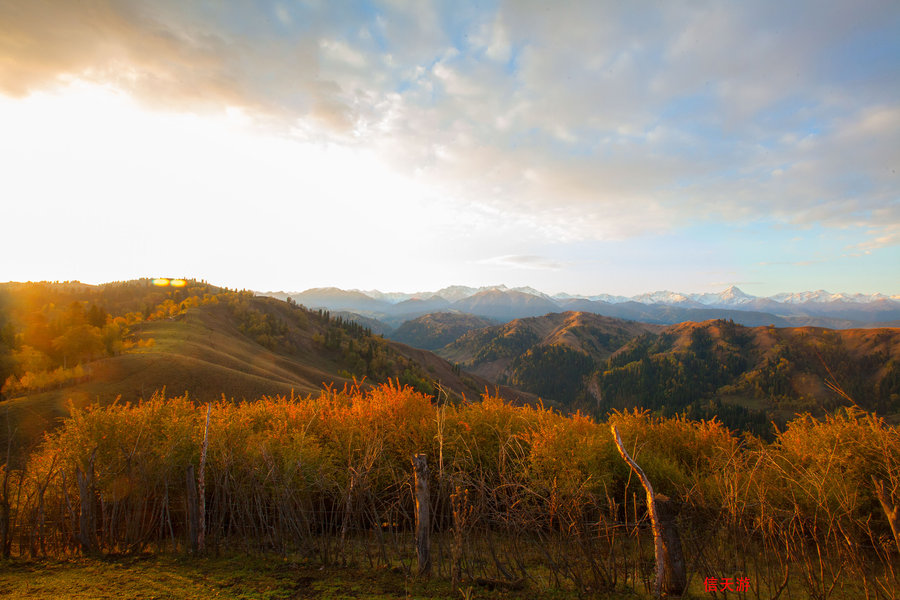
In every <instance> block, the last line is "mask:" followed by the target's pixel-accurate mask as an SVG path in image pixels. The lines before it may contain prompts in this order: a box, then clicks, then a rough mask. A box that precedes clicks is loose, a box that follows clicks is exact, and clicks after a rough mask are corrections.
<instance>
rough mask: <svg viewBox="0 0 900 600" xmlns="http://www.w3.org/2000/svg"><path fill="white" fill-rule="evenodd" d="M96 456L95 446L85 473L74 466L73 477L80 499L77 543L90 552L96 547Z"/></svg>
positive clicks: (84, 550) (83, 549) (86, 551)
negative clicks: (76, 483) (76, 482)
mask: <svg viewBox="0 0 900 600" xmlns="http://www.w3.org/2000/svg"><path fill="white" fill-rule="evenodd" d="M96 456H97V450H96V448H95V449H94V451H93V452H92V453H91V459H90V461H88V470H87V473H82V472H81V468H80V467H78V466H76V467H75V479H76V480H77V481H78V498H79V500H80V501H81V514H80V515H79V518H78V543H79V544H81V549H82V551H83V552H85V553H88V554H90V553H92V552H94V550H96V549H97V543H96V539H95V535H96V525H95V521H94V458H95V457H96Z"/></svg>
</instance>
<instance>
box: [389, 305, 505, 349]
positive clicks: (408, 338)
mask: <svg viewBox="0 0 900 600" xmlns="http://www.w3.org/2000/svg"><path fill="white" fill-rule="evenodd" d="M495 323H496V321H489V320H487V319H483V318H481V317H476V316H474V315H468V314H465V313H450V312H441V313H429V314H427V315H423V316H421V317H417V318H415V319H410V320H409V321H406V322H404V323H403V324H402V325H400V327H398V328H397V329H395V330H394V331H392V332H391V333H390V334H389V337H390V338H391V339H393V340H397V341H398V342H403V343H404V344H409V345H410V346H415V347H416V348H423V349H425V350H437V349H438V348H443V347H444V346H446V345H447V344H450V343H452V342H455V341H456V340H457V339H459V338H460V337H462V336H463V335H465V334H466V333H468V332H470V331H473V330H475V329H483V328H485V327H490V326H491V325H494V324H495Z"/></svg>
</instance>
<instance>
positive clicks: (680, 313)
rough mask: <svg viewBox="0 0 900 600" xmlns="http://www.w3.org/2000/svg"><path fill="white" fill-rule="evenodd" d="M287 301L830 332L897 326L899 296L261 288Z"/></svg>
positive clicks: (375, 315)
mask: <svg viewBox="0 0 900 600" xmlns="http://www.w3.org/2000/svg"><path fill="white" fill-rule="evenodd" d="M261 295H265V296H272V297H275V298H280V299H286V298H288V297H290V298H292V299H293V300H294V301H296V302H298V303H301V304H303V305H305V306H308V307H310V308H322V309H327V310H330V311H348V312H351V313H355V314H357V315H360V316H363V317H367V318H370V319H377V320H378V321H380V322H382V323H384V324H385V325H386V326H387V327H386V329H385V330H386V331H389V330H390V329H393V328H396V327H398V326H399V325H401V324H402V323H403V322H405V321H408V320H410V319H414V318H416V317H419V316H421V315H425V314H429V313H434V312H457V313H466V314H470V315H474V316H478V317H482V318H488V319H493V320H495V321H500V322H506V321H510V320H512V319H519V318H525V317H536V316H541V315H545V314H548V313H554V312H566V311H581V312H590V313H595V314H599V315H604V316H609V317H616V318H620V319H628V320H632V321H642V322H645V323H656V324H663V325H672V324H675V323H681V322H686V321H705V320H709V319H730V320H733V321H734V322H736V323H739V324H741V325H746V326H749V327H756V326H761V325H775V326H777V327H793V326H798V327H799V326H815V327H828V328H831V329H851V328H859V327H891V326H897V325H900V296H888V295H885V294H833V293H830V292H826V291H824V290H819V291H814V292H800V293H784V294H776V295H774V296H769V297H761V296H753V295H751V294H747V293H746V292H744V291H742V290H741V289H739V288H738V287H736V286H731V287H729V288H727V289H725V290H723V291H722V292H719V293H702V294H698V293H693V294H688V293H677V292H670V291H658V292H652V293H646V294H640V295H637V296H632V297H624V296H613V295H608V294H600V295H594V296H584V295H573V294H565V293H560V294H555V295H553V296H550V295H548V294H545V293H543V292H540V291H538V290H535V289H534V288H530V287H518V288H509V287H507V286H505V285H497V286H487V287H480V288H474V287H467V286H450V287H446V288H443V289H440V290H438V291H436V292H418V293H412V294H409V293H401V292H392V293H384V292H380V291H377V290H369V291H361V290H342V289H339V288H333V287H332V288H313V289H309V290H306V291H303V292H264V293H262V294H261Z"/></svg>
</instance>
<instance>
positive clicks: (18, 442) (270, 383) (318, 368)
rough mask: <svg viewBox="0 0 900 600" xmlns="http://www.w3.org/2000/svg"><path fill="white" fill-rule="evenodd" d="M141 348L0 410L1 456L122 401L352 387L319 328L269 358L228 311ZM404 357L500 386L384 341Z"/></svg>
mask: <svg viewBox="0 0 900 600" xmlns="http://www.w3.org/2000/svg"><path fill="white" fill-rule="evenodd" d="M254 306H255V307H256V308H258V309H260V310H264V311H267V312H270V313H271V314H273V315H277V314H278V313H279V312H280V311H282V310H283V309H284V308H285V306H286V305H283V303H280V302H278V301H276V300H273V299H269V298H255V299H254ZM133 333H134V336H135V338H136V339H138V340H145V341H146V340H151V339H152V340H153V344H152V345H151V346H149V347H144V348H139V349H135V350H133V351H131V352H128V353H125V354H120V355H118V356H113V357H107V358H103V359H101V360H97V361H94V362H92V363H90V364H89V369H90V377H89V378H88V380H87V381H83V382H79V383H76V384H74V385H70V386H66V387H63V388H60V389H54V390H50V391H45V392H41V393H35V394H29V395H26V396H22V397H19V398H13V399H10V400H8V401H6V402H4V403H3V404H2V405H0V448H5V447H6V444H7V439H8V436H9V433H14V434H15V435H14V436H13V440H14V441H13V448H12V452H13V454H17V453H24V452H27V450H28V448H29V447H30V446H31V445H32V444H34V443H35V442H36V441H37V440H39V439H40V436H41V433H42V432H44V431H46V430H48V429H50V428H52V427H53V426H54V424H55V423H56V422H58V420H59V419H61V418H63V417H66V416H68V414H69V406H70V405H73V406H75V407H76V408H77V407H83V406H87V405H89V404H91V403H93V402H100V403H108V402H112V401H115V400H116V399H117V398H119V399H120V401H123V402H137V401H139V400H140V399H141V398H149V397H150V396H152V395H153V393H154V392H156V391H162V390H165V392H166V394H168V395H182V394H184V393H188V394H189V395H190V397H192V398H195V399H196V400H198V401H201V402H203V401H209V400H216V399H219V398H221V397H222V396H223V395H224V396H225V397H226V398H230V399H231V398H233V399H235V400H242V399H247V400H252V399H256V398H259V397H260V396H263V395H286V396H289V395H291V394H297V395H302V396H306V395H308V394H315V393H317V392H318V391H319V390H321V389H322V387H323V386H324V385H334V386H337V387H342V386H343V385H344V384H347V383H352V380H351V379H347V378H345V377H341V376H339V375H337V373H338V371H340V370H341V369H344V368H346V365H344V364H342V363H341V362H340V358H339V356H337V355H336V354H335V353H333V352H328V351H325V350H324V349H323V348H322V347H321V345H319V344H317V343H316V342H314V341H313V335H314V334H316V333H321V327H320V326H319V325H317V324H315V323H310V324H309V326H308V327H307V328H306V329H303V328H301V327H297V326H292V327H291V330H290V336H291V338H292V340H293V341H294V342H295V345H296V346H297V350H296V351H295V352H293V353H291V354H280V353H277V352H273V351H271V350H268V349H266V348H264V347H262V346H260V345H259V344H257V343H256V342H254V341H253V340H251V339H249V338H248V337H247V336H245V335H243V334H242V333H241V332H240V331H239V330H238V329H237V326H236V325H235V322H234V320H233V318H232V317H231V315H230V313H229V312H228V309H227V308H226V307H225V306H222V305H218V306H212V305H207V306H201V307H197V308H192V309H189V310H188V311H187V312H186V313H185V314H182V315H179V316H177V317H174V318H171V319H165V320H159V321H148V322H144V323H142V324H141V325H138V326H136V327H135V331H134V332H133ZM386 344H387V345H388V346H389V347H391V348H392V349H393V350H395V351H397V352H398V353H399V354H400V355H402V356H405V357H407V358H409V359H412V360H413V361H415V362H418V363H419V364H420V365H422V367H423V368H424V370H425V372H426V373H427V374H428V376H429V377H431V378H434V379H435V380H437V381H440V382H441V384H442V385H443V386H444V387H445V388H446V389H447V390H449V391H452V392H454V393H456V394H465V395H466V396H468V397H477V396H478V394H479V393H481V392H483V391H484V390H485V387H489V388H490V389H492V390H493V389H494V388H495V387H496V386H495V385H494V384H491V383H490V382H488V381H486V380H484V379H481V378H479V377H472V376H469V375H467V374H465V373H461V374H456V373H454V372H453V370H452V368H451V365H450V364H449V363H447V362H446V361H445V360H443V359H441V358H439V357H437V356H435V355H434V354H432V353H430V352H426V351H422V350H418V349H415V348H410V347H408V346H405V345H404V344H400V343H397V342H391V341H386ZM504 392H505V394H504V395H505V397H507V398H509V399H512V400H516V401H526V402H527V401H530V400H535V398H534V397H532V396H530V395H529V394H524V393H520V392H516V391H514V390H510V389H505V390H504Z"/></svg>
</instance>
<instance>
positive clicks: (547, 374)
mask: <svg viewBox="0 0 900 600" xmlns="http://www.w3.org/2000/svg"><path fill="white" fill-rule="evenodd" d="M661 329H662V328H661V327H660V326H657V325H650V324H646V323H637V322H633V321H623V320H620V319H613V318H611V317H604V316H601V315H596V314H592V313H584V312H566V313H552V314H548V315H544V316H541V317H528V318H523V319H516V320H514V321H511V322H509V323H506V324H504V325H498V326H494V327H488V328H485V329H479V330H475V331H470V332H469V333H467V334H465V335H464V336H462V337H461V338H459V339H457V340H456V341H455V342H453V343H451V344H449V345H448V346H445V347H444V348H441V349H439V350H438V351H437V353H438V354H439V355H440V356H443V357H444V358H446V359H447V360H449V361H452V362H457V363H459V364H460V365H461V366H462V367H463V368H465V369H467V370H469V371H471V372H472V373H475V374H478V375H481V376H483V377H486V378H488V379H491V380H493V381H497V382H501V381H502V382H505V383H509V385H513V386H517V387H522V389H525V390H528V391H531V392H534V393H536V394H540V395H541V396H542V397H544V398H546V399H550V400H555V401H559V402H562V403H564V404H568V405H571V404H572V398H571V397H570V396H571V394H568V393H567V392H566V391H565V390H568V389H569V388H570V386H571V383H570V380H572V379H577V380H580V379H581V378H582V377H583V376H584V374H583V373H582V374H580V375H579V374H578V373H573V372H571V369H569V368H568V366H569V365H570V363H578V364H579V365H584V364H589V365H593V364H595V363H597V362H600V361H603V360H605V359H606V358H607V357H609V356H610V355H611V354H612V353H613V352H615V351H616V350H618V349H619V348H620V347H622V346H623V345H625V344H626V343H627V342H628V341H629V340H631V339H632V338H634V337H636V336H639V335H641V334H646V333H650V332H656V331H660V330H661ZM549 348H553V349H554V350H552V351H551V352H552V353H553V354H552V356H551V355H548V354H547V349H549ZM589 371H590V369H588V372H589ZM535 378H538V379H542V380H544V379H545V380H546V383H543V384H536V383H535Z"/></svg>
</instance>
